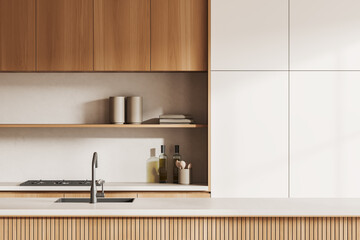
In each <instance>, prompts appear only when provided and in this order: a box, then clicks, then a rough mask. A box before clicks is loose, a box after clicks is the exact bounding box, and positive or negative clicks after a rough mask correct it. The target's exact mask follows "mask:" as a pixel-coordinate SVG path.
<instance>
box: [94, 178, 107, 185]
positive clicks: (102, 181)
mask: <svg viewBox="0 0 360 240" xmlns="http://www.w3.org/2000/svg"><path fill="white" fill-rule="evenodd" d="M104 183H105V180H103V179H98V180H96V184H99V185H104Z"/></svg>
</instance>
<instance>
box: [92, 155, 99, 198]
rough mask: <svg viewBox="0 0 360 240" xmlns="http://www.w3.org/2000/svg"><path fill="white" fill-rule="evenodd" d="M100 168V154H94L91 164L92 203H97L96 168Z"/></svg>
mask: <svg viewBox="0 0 360 240" xmlns="http://www.w3.org/2000/svg"><path fill="white" fill-rule="evenodd" d="M97 167H98V154H97V152H94V155H93V159H92V164H91V188H90V203H96V202H97V197H96V193H97V190H96V180H95V179H96V172H95V171H96V170H95V168H97Z"/></svg>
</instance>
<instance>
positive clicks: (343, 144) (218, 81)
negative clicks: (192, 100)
mask: <svg viewBox="0 0 360 240" xmlns="http://www.w3.org/2000/svg"><path fill="white" fill-rule="evenodd" d="M288 3H289V4H290V5H288ZM211 9H212V12H211V24H212V29H211V34H212V36H211V70H212V72H211V133H212V134H211V188H212V189H211V190H212V196H213V197H288V196H289V197H360V188H359V187H358V183H360V174H359V173H358V172H359V169H360V94H359V93H360V71H359V70H360V30H359V26H360V14H359V9H360V1H358V0H330V1H329V0H270V1H269V0H212V6H211ZM288 50H289V51H288Z"/></svg>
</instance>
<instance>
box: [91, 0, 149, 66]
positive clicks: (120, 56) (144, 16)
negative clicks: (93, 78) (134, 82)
mask: <svg viewBox="0 0 360 240" xmlns="http://www.w3.org/2000/svg"><path fill="white" fill-rule="evenodd" d="M94 23H95V34H94V36H95V38H94V39H95V42H94V44H95V48H94V50H95V53H94V55H95V70H96V71H148V70H150V0H122V1H119V0H95V20H94Z"/></svg>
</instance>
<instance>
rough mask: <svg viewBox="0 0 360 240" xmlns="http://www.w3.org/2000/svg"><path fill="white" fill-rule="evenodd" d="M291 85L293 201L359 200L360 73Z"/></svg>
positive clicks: (315, 76) (307, 75) (300, 76)
mask: <svg viewBox="0 0 360 240" xmlns="http://www.w3.org/2000/svg"><path fill="white" fill-rule="evenodd" d="M290 81H291V83H290V86H291V88H290V90H291V92H290V99H291V101H290V106H291V111H290V113H291V115H290V127H291V129H290V146H291V151H290V160H291V164H290V166H291V174H290V176H291V185H290V186H291V197H321V198H322V197H360V189H359V187H358V183H359V182H360V175H359V168H360V162H359V158H360V148H359V146H360V134H359V133H360V124H359V122H360V108H359V102H360V96H359V92H360V73H359V72H292V73H291V77H290Z"/></svg>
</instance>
